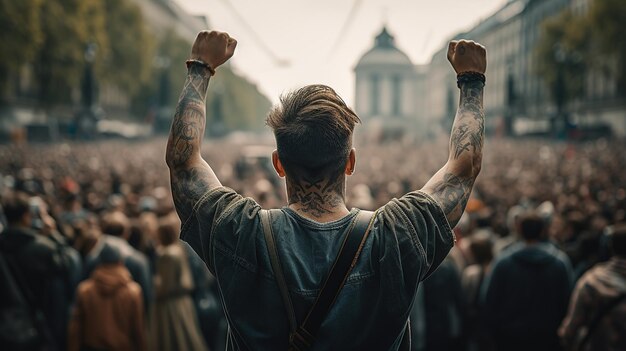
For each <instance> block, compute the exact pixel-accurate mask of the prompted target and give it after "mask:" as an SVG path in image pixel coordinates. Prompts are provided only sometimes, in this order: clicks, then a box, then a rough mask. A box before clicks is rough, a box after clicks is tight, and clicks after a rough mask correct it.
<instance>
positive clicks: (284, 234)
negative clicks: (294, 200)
mask: <svg viewBox="0 0 626 351" xmlns="http://www.w3.org/2000/svg"><path fill="white" fill-rule="evenodd" d="M260 209H261V208H260V206H259V205H258V204H257V203H256V202H255V201H254V200H253V199H250V198H244V197H242V196H241V195H239V194H237V193H236V192H235V191H233V190H231V189H228V188H225V187H219V188H216V189H212V190H210V191H209V192H207V193H206V194H205V195H204V196H203V197H201V198H200V200H199V201H198V202H197V203H196V205H195V206H194V210H193V213H192V214H191V216H190V217H189V218H188V219H187V220H186V221H185V222H184V223H183V227H182V233H181V238H182V239H183V240H184V241H186V242H188V243H189V245H191V247H192V248H193V249H194V250H195V251H196V252H197V253H198V255H200V257H202V259H203V260H204V261H205V263H206V264H207V266H208V268H209V270H210V271H211V273H213V274H214V275H215V277H216V279H217V282H218V286H219V292H220V298H221V299H222V303H223V306H224V312H225V314H226V318H227V319H228V323H229V336H228V347H227V349H228V350H286V349H287V347H288V335H289V322H288V319H287V313H286V311H285V308H284V306H283V302H282V299H281V296H280V292H279V290H278V285H277V284H276V281H275V278H274V273H273V271H272V268H271V264H270V260H269V255H268V250H267V246H266V243H265V239H264V236H263V230H262V225H261V221H260V217H259V210H260ZM358 211H359V210H358V209H353V210H352V211H350V213H349V214H348V215H347V216H345V217H344V218H341V219H339V220H336V221H333V222H329V223H318V222H315V221H312V220H309V219H307V218H304V217H301V216H300V215H298V214H297V213H296V212H294V211H292V210H291V209H289V208H287V207H285V208H283V209H282V210H281V211H277V212H278V213H277V215H275V214H273V217H272V228H273V231H274V234H275V237H276V245H277V247H278V253H279V257H280V260H281V264H282V267H283V271H284V275H285V280H286V283H287V286H288V289H289V293H290V295H291V299H292V302H293V306H294V311H295V314H296V318H297V320H298V323H301V322H302V321H303V320H304V318H305V317H306V314H307V312H308V311H309V309H310V308H311V306H312V304H313V302H314V300H315V298H316V296H317V294H318V293H319V288H320V286H321V284H322V282H323V281H324V279H325V278H326V276H327V275H328V273H329V271H330V267H331V265H332V263H333V262H334V260H335V258H336V255H337V253H338V252H339V247H340V244H341V242H342V239H343V236H344V235H345V234H346V232H347V230H348V228H349V226H350V223H351V222H352V220H353V219H354V218H355V216H356V214H357V213H358ZM453 245H454V235H453V234H452V231H451V229H450V226H449V224H448V222H447V220H446V217H445V214H444V213H443V211H442V210H441V208H440V207H439V205H438V204H437V203H436V202H435V201H434V200H433V199H432V198H431V197H430V196H428V195H427V194H425V193H422V192H419V191H416V192H412V193H408V194H406V195H405V196H403V197H401V198H400V199H393V200H391V201H390V202H389V203H387V204H386V205H384V206H383V207H381V208H379V209H378V211H377V212H376V218H375V221H374V223H373V226H372V229H371V232H370V235H369V236H368V238H367V240H366V242H365V245H364V247H363V250H362V252H361V255H360V257H359V259H358V262H357V264H356V266H355V267H354V269H353V270H352V271H351V273H350V275H349V277H348V279H347V281H346V284H345V285H344V287H343V289H342V290H341V292H340V294H339V296H338V297H337V300H336V301H335V303H334V305H333V307H332V308H331V310H330V312H329V313H328V315H327V317H326V319H325V321H324V322H323V323H322V326H321V328H320V330H319V333H318V335H317V338H316V342H315V343H314V345H313V346H312V348H311V350H397V349H398V346H399V344H400V341H401V339H402V336H403V333H404V326H405V324H406V321H407V319H408V317H409V313H410V311H411V307H412V304H413V300H414V298H415V294H416V292H417V286H418V284H419V282H420V281H422V280H423V279H425V278H426V277H427V276H428V275H429V274H431V273H432V272H433V271H434V270H435V269H436V268H437V267H438V266H439V264H440V263H441V261H442V260H443V259H444V258H445V257H446V255H447V254H448V252H449V250H450V249H451V248H452V246H453Z"/></svg>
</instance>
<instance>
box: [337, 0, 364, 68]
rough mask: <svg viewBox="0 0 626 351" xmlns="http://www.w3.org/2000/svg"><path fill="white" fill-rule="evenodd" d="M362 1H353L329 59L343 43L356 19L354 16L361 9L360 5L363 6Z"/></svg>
mask: <svg viewBox="0 0 626 351" xmlns="http://www.w3.org/2000/svg"><path fill="white" fill-rule="evenodd" d="M362 2H363V1H362V0H354V2H353V3H352V7H351V8H350V12H348V17H346V20H345V22H344V23H343V26H342V27H341V29H340V30H339V35H338V36H337V39H336V40H335V43H334V44H333V46H331V48H330V51H329V52H328V59H330V58H331V57H332V56H333V54H334V53H335V51H336V50H337V48H338V47H339V45H340V44H341V41H342V40H343V37H344V35H345V34H346V33H347V32H348V29H349V28H350V25H351V24H352V22H353V21H354V18H355V17H356V13H357V11H358V10H359V7H360V6H361V3H362Z"/></svg>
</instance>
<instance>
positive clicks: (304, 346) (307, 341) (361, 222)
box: [289, 211, 375, 351]
mask: <svg viewBox="0 0 626 351" xmlns="http://www.w3.org/2000/svg"><path fill="white" fill-rule="evenodd" d="M374 218H375V216H374V212H371V211H360V212H359V213H358V214H357V216H356V218H355V220H354V221H353V222H352V224H351V227H350V230H349V231H348V234H347V235H346V236H345V238H344V240H343V243H342V245H341V248H340V249H339V254H338V255H337V258H336V259H335V262H334V263H333V266H332V268H331V269H330V273H329V274H328V277H327V278H326V281H325V282H324V285H322V289H321V291H320V293H319V295H318V296H317V299H316V300H315V302H314V303H313V306H312V307H311V309H310V310H309V313H308V314H307V316H306V318H305V319H304V322H302V324H301V325H300V327H299V328H298V329H297V330H296V331H295V333H293V334H292V335H291V336H290V340H289V344H290V349H292V350H300V351H302V350H308V349H309V348H310V347H311V345H312V344H313V342H314V341H315V337H316V335H317V332H318V331H319V329H320V327H321V325H322V322H323V321H324V319H325V318H326V316H327V314H328V311H329V310H330V308H331V307H332V305H333V304H334V302H335V300H336V299H337V296H338V295H339V292H340V291H341V289H342V288H343V286H344V284H345V282H346V280H347V278H348V276H349V275H350V272H351V271H352V268H354V266H355V265H356V262H357V260H358V258H359V255H360V254H361V250H362V249H363V245H364V244H365V241H366V240H367V237H368V235H369V232H370V228H371V226H372V223H373V222H374V220H373V219H374Z"/></svg>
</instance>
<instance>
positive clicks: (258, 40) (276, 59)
mask: <svg viewBox="0 0 626 351" xmlns="http://www.w3.org/2000/svg"><path fill="white" fill-rule="evenodd" d="M222 2H223V3H224V4H225V5H226V6H227V7H228V8H229V10H230V12H231V13H232V14H233V15H234V16H235V18H236V19H237V21H239V24H241V25H242V26H243V27H244V29H245V30H246V31H247V32H248V34H250V35H251V36H252V39H253V40H254V41H255V42H256V44H257V45H258V46H259V47H260V48H261V50H263V51H264V52H265V53H266V54H267V55H268V56H269V57H270V58H271V59H272V60H273V61H274V64H275V65H276V66H279V67H287V66H289V65H290V62H289V61H288V60H286V59H282V58H280V57H278V55H276V54H275V53H274V51H272V49H271V48H270V47H269V46H268V45H267V44H266V43H265V42H264V41H263V40H262V39H261V37H260V36H259V35H258V34H257V32H256V31H255V30H254V28H252V27H250V25H249V24H248V22H247V21H246V19H245V18H243V16H242V15H241V14H240V13H239V11H237V9H236V8H235V6H234V5H233V4H232V3H231V2H230V1H228V0H222Z"/></svg>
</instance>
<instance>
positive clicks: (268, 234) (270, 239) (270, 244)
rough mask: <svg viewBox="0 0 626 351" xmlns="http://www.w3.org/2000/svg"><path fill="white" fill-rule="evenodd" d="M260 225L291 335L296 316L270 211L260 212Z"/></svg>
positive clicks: (294, 327)
mask: <svg viewBox="0 0 626 351" xmlns="http://www.w3.org/2000/svg"><path fill="white" fill-rule="evenodd" d="M259 214H260V216H261V224H262V225H263V235H264V236H265V243H266V245H267V253H268V254H269V257H270V264H271V265H272V270H273V271H274V276H275V277H276V284H278V290H279V291H280V295H281V296H282V298H283V304H284V305H285V309H286V310H287V311H286V312H287V318H288V319H289V334H291V333H293V332H294V331H295V330H296V328H297V322H296V315H295V312H294V310H293V304H292V303H291V296H290V295H289V289H287V283H286V282H285V276H284V275H283V268H282V266H281V265H280V258H279V257H278V249H277V247H276V241H275V238H274V231H273V230H272V217H271V213H270V210H261V211H260V213H259Z"/></svg>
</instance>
